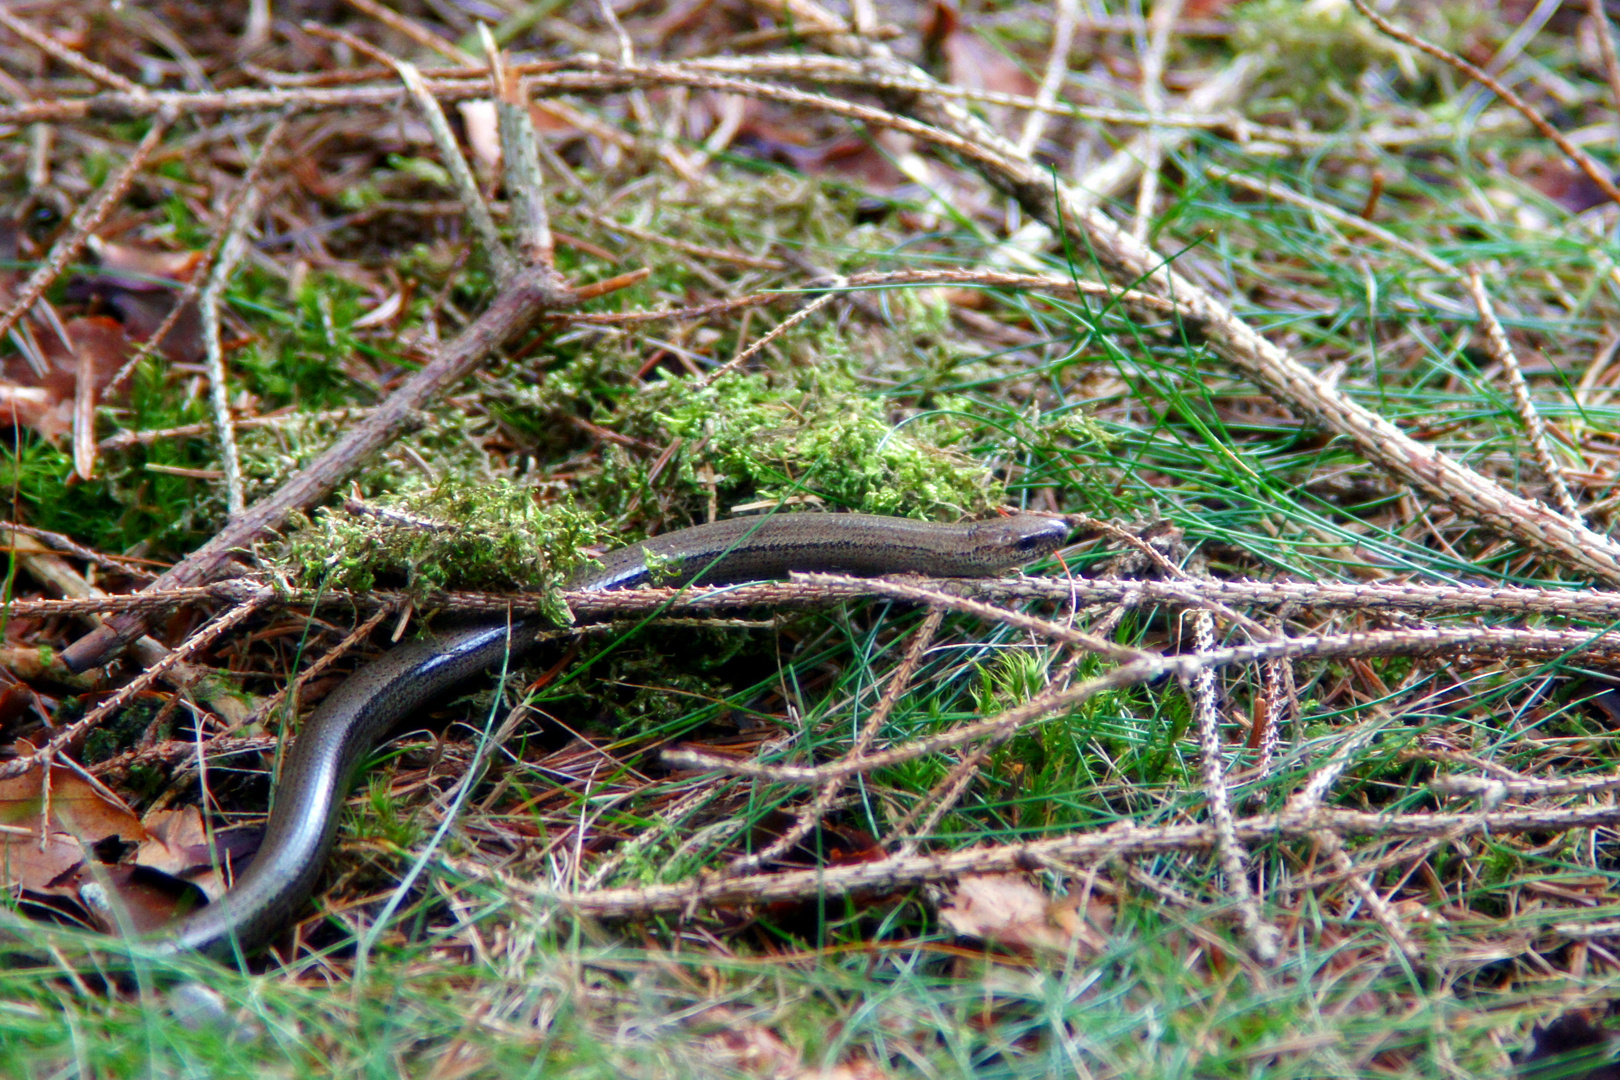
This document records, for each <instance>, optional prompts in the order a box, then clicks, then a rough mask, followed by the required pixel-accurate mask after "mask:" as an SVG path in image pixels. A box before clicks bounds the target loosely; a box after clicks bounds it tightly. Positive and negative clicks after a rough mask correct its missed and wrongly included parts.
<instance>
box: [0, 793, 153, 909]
mask: <svg viewBox="0 0 1620 1080" xmlns="http://www.w3.org/2000/svg"><path fill="white" fill-rule="evenodd" d="M42 776H43V774H42V773H41V772H40V771H39V770H38V769H35V770H33V771H31V772H27V773H24V774H23V775H22V776H17V777H13V778H11V779H9V780H0V885H3V886H5V887H8V888H12V889H17V888H22V889H27V890H29V891H31V892H39V893H54V894H71V893H72V892H73V890H74V884H75V883H74V882H72V881H71V880H69V878H68V877H67V876H66V875H68V874H69V872H70V871H71V870H73V869H74V868H75V867H77V866H78V865H79V864H80V863H82V862H83V861H84V857H85V855H84V853H85V849H86V848H89V847H92V846H94V845H96V844H99V843H102V842H103V841H106V840H110V839H115V838H116V839H118V840H122V841H124V842H127V843H139V842H140V841H141V840H144V839H145V838H146V830H145V829H143V828H142V827H141V822H140V819H139V818H137V817H136V816H135V814H134V813H133V812H131V810H130V809H129V807H127V806H125V805H124V804H123V803H122V802H121V801H119V800H118V799H117V798H116V797H115V796H113V794H112V793H111V792H109V791H107V790H106V789H105V788H102V787H101V786H100V785H98V784H94V783H92V782H91V781H89V780H87V779H85V778H84V777H83V776H81V775H80V774H79V773H77V772H74V771H73V770H72V769H70V768H68V767H67V766H65V765H58V766H55V767H53V768H52V769H51V774H50V781H51V782H50V793H49V794H50V800H49V805H50V812H49V814H48V815H47V816H46V818H45V821H44V837H43V842H42V839H41V835H40V830H41V822H40V814H41V812H42V810H43V808H44V807H45V805H46V792H45V790H44V786H43V784H42V783H41V778H42Z"/></svg>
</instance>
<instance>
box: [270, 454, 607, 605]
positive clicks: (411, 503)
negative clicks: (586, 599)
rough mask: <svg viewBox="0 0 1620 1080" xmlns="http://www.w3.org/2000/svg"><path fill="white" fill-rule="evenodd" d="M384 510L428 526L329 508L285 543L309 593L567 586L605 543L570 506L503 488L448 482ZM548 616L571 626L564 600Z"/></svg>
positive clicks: (497, 483)
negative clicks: (586, 549) (313, 589)
mask: <svg viewBox="0 0 1620 1080" xmlns="http://www.w3.org/2000/svg"><path fill="white" fill-rule="evenodd" d="M387 506H388V508H389V509H392V510H397V511H401V512H403V513H405V514H408V515H412V516H414V517H417V518H421V519H424V523H426V524H428V525H429V527H410V526H404V525H400V524H396V523H388V522H384V521H380V520H378V519H376V518H373V517H368V516H360V517H357V516H354V515H350V514H348V513H346V512H344V511H341V510H322V511H320V512H318V513H317V514H316V515H315V518H314V520H313V521H308V522H306V523H305V524H304V525H303V527H301V528H299V529H297V530H296V531H295V532H294V533H293V534H292V535H291V536H290V537H289V538H288V541H287V545H286V549H285V552H284V558H285V561H286V564H287V565H288V566H289V567H290V568H291V569H292V570H293V571H294V572H295V574H296V575H297V577H298V578H299V579H300V580H301V581H302V582H303V583H305V584H307V585H310V586H315V585H318V584H322V583H324V584H326V585H328V586H331V587H339V588H347V589H356V590H364V589H370V588H372V587H374V586H375V585H376V584H377V583H378V581H379V580H382V579H391V580H394V581H397V582H400V583H402V584H403V585H404V587H406V588H409V589H433V588H447V587H452V586H457V587H468V588H490V589H513V588H519V589H534V590H542V591H543V590H548V589H555V588H558V587H560V585H561V584H562V582H563V581H564V580H565V579H566V578H567V576H568V575H569V573H571V572H572V571H573V569H574V567H575V566H577V565H579V563H580V561H581V558H580V556H579V554H578V550H579V548H580V547H581V546H582V545H586V544H592V543H596V542H598V541H599V540H600V539H601V537H600V536H599V535H598V533H597V530H596V527H595V526H594V524H592V522H591V521H590V520H589V518H587V517H586V516H585V515H584V514H581V513H579V512H578V511H577V510H575V509H574V507H573V505H572V504H571V503H566V504H553V505H549V506H542V505H540V504H539V503H537V502H536V501H535V498H534V493H533V492H532V491H531V490H527V489H524V488H521V487H518V486H517V485H515V484H512V483H510V482H508V481H505V480H491V481H488V482H485V483H480V484H470V483H466V482H465V481H446V482H444V483H441V484H439V485H436V486H435V487H433V488H431V489H428V490H422V491H417V492H414V493H410V494H407V495H405V496H403V497H401V498H398V499H395V500H391V501H390V502H389V503H388V504H387ZM432 523H436V524H437V526H438V527H431V524H432ZM545 614H546V616H547V617H548V618H551V619H553V620H554V621H557V622H559V623H566V622H568V621H571V620H570V619H569V616H568V611H567V609H566V608H565V607H564V606H563V605H562V604H561V603H560V602H557V603H554V604H553V605H551V606H549V607H548V608H547V609H546V611H545Z"/></svg>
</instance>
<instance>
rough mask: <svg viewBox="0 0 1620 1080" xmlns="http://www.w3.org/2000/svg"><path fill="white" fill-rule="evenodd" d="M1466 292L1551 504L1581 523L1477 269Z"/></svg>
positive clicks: (1471, 273) (1543, 424) (1470, 272)
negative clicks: (1504, 380)
mask: <svg viewBox="0 0 1620 1080" xmlns="http://www.w3.org/2000/svg"><path fill="white" fill-rule="evenodd" d="M1468 293H1469V295H1470V296H1472V297H1473V298H1474V306H1475V307H1476V308H1478V309H1479V321H1480V326H1481V327H1482V328H1483V329H1484V331H1485V350H1486V351H1487V352H1488V353H1490V354H1491V356H1492V357H1493V358H1494V359H1495V360H1496V362H1497V363H1499V364H1501V365H1502V372H1503V374H1504V375H1506V376H1507V384H1508V391H1509V392H1510V393H1511V394H1512V395H1513V407H1514V410H1515V411H1516V412H1518V414H1519V419H1520V421H1522V422H1523V423H1524V427H1525V431H1526V432H1527V433H1528V435H1529V437H1530V456H1531V457H1533V458H1535V459H1536V466H1537V467H1538V468H1540V469H1541V475H1542V476H1544V477H1546V480H1547V485H1548V487H1549V488H1551V489H1552V498H1553V503H1554V504H1555V505H1556V506H1557V507H1558V510H1559V512H1560V513H1562V514H1563V515H1564V516H1565V517H1567V518H1569V519H1570V520H1571V521H1584V520H1585V519H1584V518H1583V517H1582V516H1581V508H1580V507H1579V506H1577V505H1576V503H1575V496H1573V495H1571V494H1570V493H1569V484H1567V483H1566V482H1565V481H1564V470H1563V469H1560V468H1559V467H1558V462H1557V461H1556V460H1554V458H1553V454H1552V443H1551V440H1549V439H1548V438H1547V422H1546V421H1545V420H1543V419H1542V418H1541V411H1540V410H1539V409H1537V408H1536V403H1535V402H1534V401H1532V400H1531V399H1530V386H1529V384H1527V383H1526V382H1525V381H1524V370H1523V369H1522V368H1521V367H1519V358H1518V357H1517V356H1515V355H1514V353H1513V345H1512V344H1511V343H1510V342H1509V341H1508V338H1507V332H1506V331H1505V330H1503V329H1502V324H1501V323H1500V322H1499V321H1498V320H1497V318H1496V311H1495V309H1494V308H1493V307H1492V306H1491V298H1490V296H1489V294H1487V293H1486V292H1485V279H1484V278H1483V277H1481V276H1480V273H1479V270H1478V268H1476V267H1470V268H1469V270H1468Z"/></svg>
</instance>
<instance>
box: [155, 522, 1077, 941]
mask: <svg viewBox="0 0 1620 1080" xmlns="http://www.w3.org/2000/svg"><path fill="white" fill-rule="evenodd" d="M1067 535H1068V527H1067V525H1065V524H1064V522H1063V521H1062V520H1061V519H1058V518H1050V517H1041V516H1038V515H1034V514H1016V515H1013V516H1010V517H1004V518H995V519H991V520H989V521H982V522H965V523H962V524H956V525H939V524H934V523H932V522H925V521H914V520H912V519H910V518H890V517H880V516H876V515H871V514H777V515H772V516H769V517H760V518H735V519H731V520H728V521H720V522H715V523H713V524H709V525H699V526H696V527H694V528H690V529H682V530H679V531H677V532H673V533H669V534H666V535H664V536H659V537H655V538H654V539H651V540H646V541H643V542H641V543H638V544H631V545H630V546H628V547H624V548H619V549H618V550H616V551H612V552H609V553H608V554H607V555H605V556H603V558H602V560H601V566H600V568H595V567H593V568H590V569H587V570H583V571H581V572H579V573H576V574H575V575H574V576H573V578H572V579H570V581H569V582H568V587H569V588H570V589H575V590H594V589H622V588H633V587H635V586H640V585H687V584H710V585H720V584H728V583H733V582H738V581H754V580H763V579H767V578H776V577H783V576H786V575H787V574H788V573H789V572H791V571H795V570H819V571H827V572H835V573H847V574H859V575H867V576H872V575H879V574H901V573H918V574H927V575H930V576H934V577H984V576H988V575H992V574H998V573H1001V572H1002V571H1005V570H1009V569H1011V568H1013V567H1015V566H1022V565H1023V564H1025V563H1028V562H1032V561H1034V560H1035V559H1038V558H1040V557H1042V556H1044V555H1048V554H1050V553H1051V552H1053V551H1055V550H1056V549H1057V548H1058V547H1059V545H1061V544H1062V543H1063V540H1064V538H1065V537H1066V536H1067ZM649 555H650V556H651V558H649ZM542 629H544V627H543V626H542V625H540V624H539V623H538V622H537V621H535V620H529V621H523V622H517V623H514V624H512V625H510V626H509V625H507V624H506V623H499V624H495V625H490V624H482V625H475V626H469V627H465V628H462V629H459V630H454V631H450V632H448V633H445V634H442V635H440V636H438V637H434V638H428V639H424V640H421V641H415V642H410V643H407V644H405V645H400V646H398V647H396V648H394V649H391V650H389V651H388V652H387V653H385V654H384V655H383V656H382V657H381V658H379V659H377V660H375V661H373V662H372V663H370V664H367V665H366V666H364V667H362V668H360V669H359V670H358V671H356V672H355V673H354V674H353V675H351V676H350V677H349V678H348V679H347V680H346V681H345V682H344V683H343V684H342V685H340V686H339V687H338V688H337V689H336V690H335V691H333V692H332V693H331V694H330V695H329V696H328V697H327V698H326V700H325V701H323V702H322V703H321V705H320V706H319V707H318V708H317V709H316V710H315V711H314V713H312V714H311V715H310V717H309V719H308V721H306V722H305V724H304V729H303V732H302V733H301V734H300V735H299V737H298V739H297V741H296V742H295V743H294V744H293V747H292V749H291V750H290V751H288V753H287V756H286V760H285V762H284V763H283V765H282V771H281V776H280V778H279V780H278V782H277V784H276V788H275V796H274V802H273V806H272V808H271V811H270V820H269V822H268V824H267V825H266V826H265V833H264V840H263V842H262V843H261V845H260V847H259V851H258V853H257V854H256V855H255V856H254V858H253V860H252V862H251V863H250V864H249V865H248V867H247V869H246V870H244V871H243V872H242V873H241V874H240V875H238V877H237V879H236V881H235V883H234V884H233V885H232V886H231V888H230V889H229V890H227V891H226V893H225V894H224V895H223V896H221V897H220V898H219V899H218V900H216V901H214V902H213V903H211V904H208V905H206V906H205V907H202V908H200V909H198V910H197V911H196V912H194V913H192V914H190V915H187V916H185V917H183V918H181V919H179V920H178V921H176V922H175V923H173V924H171V925H170V926H168V927H167V928H165V929H164V930H162V931H159V932H158V933H157V934H156V935H154V939H153V944H154V945H156V946H157V947H158V949H159V950H160V951H164V952H171V951H172V952H185V951H194V952H201V953H206V954H209V955H214V956H219V957H222V958H223V957H228V956H230V955H232V954H233V953H234V952H235V951H236V950H241V952H242V953H244V954H245V953H251V952H253V951H255V950H257V949H259V948H261V947H263V946H264V945H265V944H266V943H267V942H268V941H269V940H270V938H271V937H273V936H274V935H275V934H276V933H277V931H279V930H280V929H281V927H283V926H284V925H286V923H287V922H288V921H290V920H291V918H292V916H293V915H294V914H296V912H297V910H298V908H299V906H300V905H302V904H303V903H304V901H305V900H306V899H307V898H308V896H309V895H310V892H311V891H312V890H313V889H314V886H315V882H316V880H317V879H318V878H319V877H320V874H321V871H322V869H323V868H324V867H325V865H326V857H327V854H328V852H329V851H330V850H331V847H332V841H333V838H334V836H335V835H336V833H337V825H338V819H339V816H340V811H341V809H342V805H343V800H344V798H345V796H346V795H347V793H348V790H349V785H350V783H351V782H352V780H353V779H354V775H355V772H356V770H357V769H358V767H359V765H360V762H361V760H362V759H363V758H364V757H365V756H366V754H367V753H369V752H370V750H371V748H372V746H374V745H375V744H376V742H377V740H378V739H379V738H381V737H382V735H383V734H385V733H386V732H387V731H388V729H389V728H391V727H393V726H394V724H395V723H397V722H398V721H399V720H401V719H403V718H404V717H405V716H407V715H409V714H410V713H411V712H413V711H415V710H416V709H418V708H420V707H421V706H422V705H423V704H425V703H426V702H428V701H429V700H430V699H432V698H433V697H435V696H436V695H438V694H440V693H442V692H444V691H445V690H447V689H449V688H450V687H451V686H453V685H455V684H456V683H459V682H461V681H462V680H464V679H467V678H469V677H471V676H473V675H476V674H478V673H479V672H481V671H483V670H485V669H486V668H488V667H490V666H491V665H493V664H496V663H499V662H500V661H501V660H502V659H503V658H505V657H508V656H511V655H514V654H516V653H519V652H521V651H523V650H524V649H526V648H527V647H528V646H529V645H531V644H532V643H533V642H534V640H535V638H536V636H537V634H538V633H539V631H540V630H542Z"/></svg>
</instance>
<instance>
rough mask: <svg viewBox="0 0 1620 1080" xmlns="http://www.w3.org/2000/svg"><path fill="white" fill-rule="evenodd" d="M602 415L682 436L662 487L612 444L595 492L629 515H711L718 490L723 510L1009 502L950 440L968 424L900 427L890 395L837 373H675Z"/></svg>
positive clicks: (633, 428) (651, 438)
mask: <svg viewBox="0 0 1620 1080" xmlns="http://www.w3.org/2000/svg"><path fill="white" fill-rule="evenodd" d="M602 420H604V421H606V422H607V423H608V424H609V425H611V426H612V427H613V428H614V429H615V430H617V431H619V432H621V433H623V434H626V435H628V436H631V437H632V438H634V439H637V440H641V441H645V442H649V443H653V444H655V445H663V446H669V445H670V444H672V443H673V444H675V446H674V450H673V452H672V453H671V454H670V455H669V456H668V458H667V461H666V462H665V464H664V467H663V468H662V469H661V470H660V473H659V475H658V477H657V478H656V482H657V484H658V485H659V487H658V490H657V492H656V493H655V492H654V491H653V490H652V487H651V484H652V483H653V482H654V481H653V480H652V479H650V478H649V474H650V470H649V468H648V462H646V461H644V460H643V459H642V458H641V457H640V456H637V455H633V454H632V453H630V452H628V451H627V450H626V449H625V448H623V447H620V446H611V447H609V448H608V450H607V451H606V452H605V453H604V454H603V458H602V470H601V472H600V474H599V475H598V476H597V477H595V478H594V479H593V480H591V481H590V482H589V483H588V485H587V487H588V488H589V496H590V497H591V498H593V499H600V500H601V502H602V505H603V506H604V507H607V508H611V509H615V510H618V511H619V512H621V513H622V512H625V511H628V510H629V508H630V507H631V506H632V505H636V504H643V503H647V502H651V503H652V504H653V505H664V506H670V505H671V503H672V502H673V503H676V504H683V505H682V507H681V508H682V509H684V510H685V511H686V512H687V513H688V514H689V515H690V516H701V514H700V512H699V511H700V509H701V508H702V507H704V506H706V504H707V503H708V501H709V498H710V495H711V492H712V493H713V494H714V496H715V497H717V499H718V501H719V503H720V506H721V508H722V510H725V509H727V508H729V507H730V506H732V505H733V504H734V503H736V502H738V501H743V500H751V499H757V500H761V501H770V502H778V501H785V500H801V501H802V500H804V499H806V498H807V497H810V498H814V499H819V500H820V501H822V502H824V503H826V504H827V505H829V506H835V507H840V508H843V509H849V510H863V511H867V512H870V513H877V514H912V515H914V516H927V517H959V516H961V515H963V514H968V513H974V512H980V511H983V510H986V509H988V508H989V507H990V506H992V505H994V504H995V503H996V502H998V501H999V498H998V497H999V495H1000V490H999V488H998V486H997V485H996V484H995V482H994V480H993V478H992V477H991V476H990V474H989V473H988V472H987V471H986V470H985V469H984V468H983V467H981V466H979V465H977V464H976V463H975V462H974V461H973V460H972V459H971V458H969V457H967V456H966V455H964V454H962V453H959V452H957V451H956V450H954V449H952V448H951V447H952V444H953V443H956V442H958V441H960V440H961V439H963V438H965V436H966V432H965V431H964V430H963V429H962V427H961V426H960V425H958V424H955V423H952V422H950V421H948V420H946V419H927V420H920V421H918V422H916V423H912V424H906V425H902V426H898V427H897V426H896V425H895V424H894V423H893V422H892V420H891V419H890V417H889V415H888V412H887V410H886V407H885V404H884V403H883V402H882V401H880V400H877V399H875V398H872V397H869V396H866V395H864V394H860V393H857V392H856V390H855V386H854V382H853V380H852V379H850V378H849V377H848V376H845V375H842V374H840V373H836V372H827V371H824V370H823V371H813V372H808V373H806V374H805V375H804V376H802V378H801V379H800V380H799V383H798V385H796V386H794V387H791V388H789V389H786V390H784V388H783V387H782V386H781V385H780V384H779V382H777V381H776V380H773V379H772V378H770V377H769V376H766V375H758V374H748V375H741V374H740V375H733V376H729V377H727V378H724V379H720V380H718V381H717V382H715V383H714V384H713V385H711V386H708V387H704V388H697V387H694V386H693V385H692V384H691V383H690V382H688V381H686V380H670V381H669V382H666V383H662V384H659V385H658V386H654V387H651V388H648V389H647V390H645V391H644V392H642V393H641V394H639V395H637V396H636V397H634V398H631V399H626V400H624V401H621V402H620V403H619V407H618V408H617V409H616V410H615V411H614V412H613V413H611V414H609V415H608V416H606V417H603V418H602ZM671 509H675V507H671Z"/></svg>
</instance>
